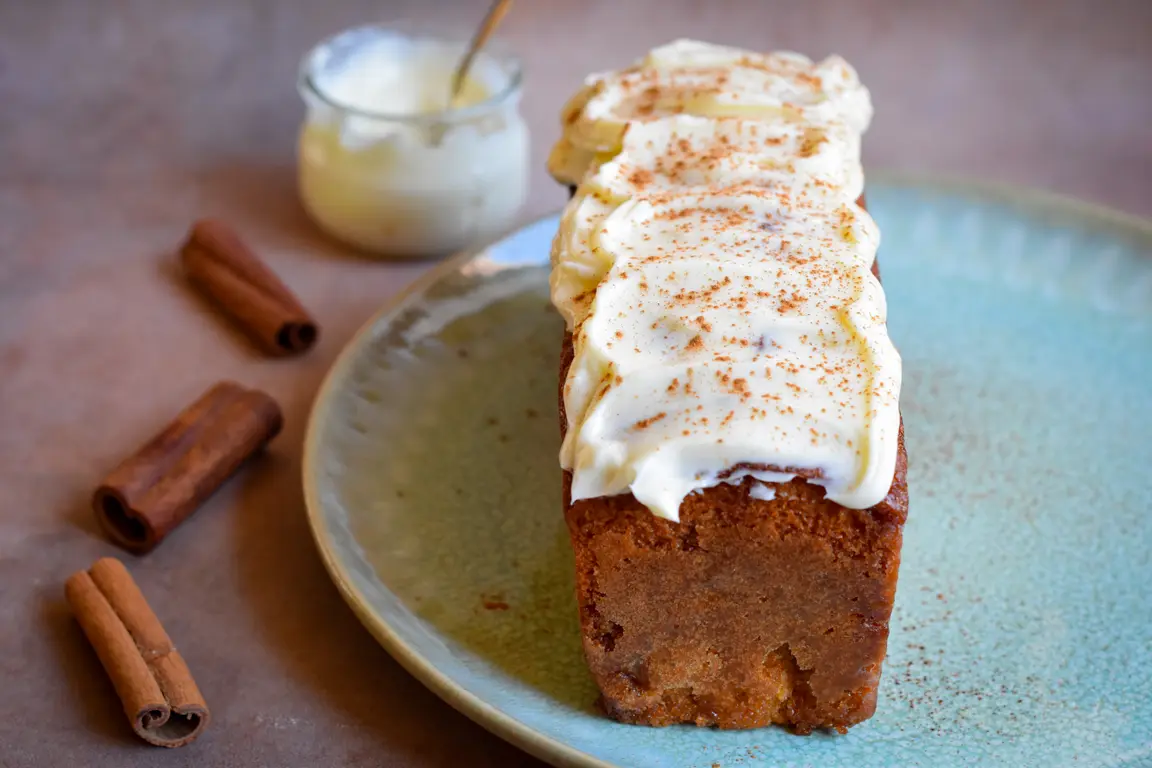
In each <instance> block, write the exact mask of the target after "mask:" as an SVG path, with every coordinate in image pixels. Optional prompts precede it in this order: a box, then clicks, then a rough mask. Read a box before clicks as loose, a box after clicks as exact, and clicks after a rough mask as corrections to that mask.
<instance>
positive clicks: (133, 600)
mask: <svg viewBox="0 0 1152 768" xmlns="http://www.w3.org/2000/svg"><path fill="white" fill-rule="evenodd" d="M64 594H65V596H66V597H67V599H68V603H69V605H71V606H72V612H73V613H74V614H76V620H77V621H78V622H79V623H80V627H81V628H82V629H83V630H84V634H85V635H86V636H87V637H88V642H89V643H91V644H92V647H93V648H94V649H95V651H96V655H97V656H99V657H100V663H101V664H103V665H104V670H105V671H106V672H107V673H108V677H110V678H112V684H113V685H114V686H115V687H116V694H117V695H118V696H119V697H120V701H121V703H123V705H124V713H125V714H126V715H128V720H129V722H131V723H132V730H134V731H136V733H137V735H139V736H140V738H142V739H144V740H145V741H147V742H148V743H150V744H155V745H157V746H160V747H182V746H184V745H185V744H187V743H189V742H190V741H192V740H193V739H195V738H196V737H197V736H199V735H200V734H201V733H203V732H204V729H205V728H207V727H208V721H209V720H210V719H211V716H210V714H209V712H208V705H207V704H205V703H204V697H203V696H202V695H201V694H200V689H199V688H197V687H196V681H194V680H193V679H192V673H191V672H189V671H188V665H187V664H185V663H184V659H183V658H181V656H180V653H179V652H178V651H177V650H176V648H175V646H173V645H172V640H171V639H170V638H169V637H168V633H167V632H165V631H164V627H162V626H161V625H160V620H159V619H157V618H156V614H155V613H153V612H152V609H151V608H149V607H148V601H147V600H145V599H144V595H143V594H141V592H140V588H139V587H137V586H136V582H135V581H134V580H133V579H132V575H131V574H129V573H128V570H127V569H126V568H125V567H124V564H123V563H121V562H120V561H119V560H115V559H113V558H110V557H106V558H103V559H101V560H97V561H96V563H95V564H94V565H93V566H92V567H91V568H90V569H88V570H87V571H80V572H78V573H74V574H72V576H71V577H70V578H69V579H68V581H67V582H66V583H65V584H64Z"/></svg>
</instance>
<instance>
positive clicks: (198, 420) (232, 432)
mask: <svg viewBox="0 0 1152 768" xmlns="http://www.w3.org/2000/svg"><path fill="white" fill-rule="evenodd" d="M282 424H283V418H282V416H281V414H280V406H279V405H277V404H276V401H275V400H273V399H272V398H271V397H269V396H268V395H266V394H264V393H263V392H260V391H258V390H255V389H247V388H245V387H242V386H240V385H239V384H236V383H235V382H231V381H221V382H219V383H218V384H216V385H214V386H213V387H212V388H211V389H209V390H208V391H207V392H205V393H204V394H203V395H202V396H201V397H200V399H199V400H197V401H196V402H195V403H193V404H192V405H190V406H188V407H187V408H185V409H184V410H183V411H182V412H181V413H180V415H179V416H177V417H176V419H175V420H174V421H172V423H170V424H169V425H168V426H167V427H165V428H164V430H163V431H161V432H160V434H158V435H156V436H155V437H154V438H152V439H151V440H149V441H148V442H147V443H145V444H144V445H143V446H142V447H141V448H140V449H139V450H138V451H136V453H134V454H133V455H131V456H129V457H128V458H127V459H125V460H124V461H123V462H122V463H121V464H120V466H118V467H117V468H116V469H114V470H113V471H112V473H111V474H110V475H108V477H107V478H105V480H104V482H103V483H101V484H100V487H99V488H97V489H96V492H95V494H94V495H93V497H92V506H93V509H94V510H95V512H96V517H97V518H98V519H99V521H100V524H101V526H102V527H103V528H104V530H105V531H106V532H107V534H108V535H109V537H111V539H112V540H113V541H114V542H116V543H117V544H119V545H120V546H122V547H124V548H125V549H127V550H129V551H130V552H135V553H137V554H143V553H145V552H149V551H151V550H152V549H153V548H155V547H156V545H157V544H159V543H160V542H161V541H163V540H164V537H165V536H167V535H168V534H169V533H170V532H171V531H172V530H173V529H174V528H175V527H176V526H177V525H179V524H180V523H181V522H183V521H184V520H185V519H186V518H187V517H188V516H189V515H191V514H192V513H193V512H195V511H196V509H197V508H198V507H199V506H200V505H201V504H202V503H203V502H204V501H205V500H206V499H207V498H208V497H209V496H211V495H212V493H213V492H215V490H216V489H217V488H219V487H220V486H221V485H222V484H223V483H224V481H225V480H227V479H228V478H229V477H230V476H231V475H232V473H233V472H235V471H236V470H237V469H238V468H239V467H240V465H241V464H242V463H243V462H244V460H245V459H247V458H248V457H249V456H251V455H252V454H253V453H255V452H256V451H258V450H259V449H260V448H261V447H263V446H264V444H265V443H267V442H268V441H269V440H271V439H272V438H273V437H275V436H276V434H277V433H278V432H279V431H280V427H281V426H282Z"/></svg>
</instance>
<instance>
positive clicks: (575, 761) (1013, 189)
mask: <svg viewBox="0 0 1152 768" xmlns="http://www.w3.org/2000/svg"><path fill="white" fill-rule="evenodd" d="M869 179H870V180H871V181H873V182H879V183H882V184H885V185H888V186H894V187H902V188H921V189H924V190H926V191H930V192H932V191H935V192H951V193H961V194H966V195H969V196H972V197H974V198H977V199H983V200H991V201H993V202H1003V203H1008V204H1017V205H1024V206H1027V207H1030V208H1034V209H1036V208H1039V209H1044V210H1046V211H1048V212H1052V213H1062V212H1063V213H1067V214H1069V215H1072V216H1076V217H1077V218H1080V219H1083V220H1090V221H1092V222H1093V223H1095V224H1097V225H1104V226H1106V227H1111V228H1121V229H1125V230H1128V231H1129V232H1131V233H1135V234H1136V235H1138V236H1139V237H1140V238H1142V239H1143V238H1148V239H1152V219H1149V218H1145V217H1142V216H1140V215H1138V214H1133V213H1129V212H1127V211H1121V210H1119V209H1116V208H1112V207H1109V206H1107V205H1103V204H1099V203H1094V202H1090V201H1087V200H1082V199H1079V198H1076V197H1073V196H1069V195H1064V194H1061V193H1057V192H1052V191H1049V190H1045V189H1039V188H1034V187H1027V186H1019V185H1014V184H1009V183H1004V182H997V181H986V180H980V179H973V178H967V177H963V176H951V175H936V174H921V173H915V172H902V171H876V172H872V173H870V174H869ZM558 215H559V211H552V212H549V213H546V214H544V215H541V216H538V217H536V218H533V219H530V220H528V221H525V222H523V223H522V224H521V225H520V226H518V227H516V228H515V229H513V230H512V231H510V232H507V233H505V234H504V235H503V236H501V237H500V238H498V239H496V240H493V241H492V242H491V243H488V244H486V245H483V246H480V247H477V248H474V249H469V250H466V251H463V252H461V253H458V254H456V255H454V256H451V257H449V258H447V259H445V260H444V261H442V262H440V263H438V264H435V265H433V266H431V267H430V268H429V269H428V270H427V271H426V272H424V273H423V274H421V275H420V276H419V277H417V278H416V279H415V280H413V281H412V282H411V283H409V284H408V285H406V286H404V287H403V288H401V289H400V290H399V291H397V292H396V293H394V294H392V295H391V296H389V297H388V298H387V299H386V300H385V301H384V302H383V304H382V305H381V307H380V308H379V309H378V310H377V311H375V312H374V313H372V315H371V316H370V317H369V318H368V319H367V320H366V321H365V322H364V323H363V324H362V325H361V326H360V327H359V328H357V330H356V331H355V332H354V333H353V334H352V336H350V337H349V338H348V340H347V341H346V342H345V343H344V346H343V347H342V348H341V350H340V352H339V353H338V354H337V356H336V358H335V359H334V360H333V362H332V365H331V367H330V368H329V369H328V371H327V373H325V375H324V378H323V380H322V381H321V383H320V386H319V387H318V388H317V390H316V395H315V397H314V398H313V401H312V405H311V408H310V410H309V414H308V420H307V425H306V427H305V432H304V445H303V456H302V462H301V479H302V485H303V491H304V506H305V513H306V515H307V518H308V525H309V528H310V530H311V532H312V538H313V541H314V542H315V544H316V549H317V551H318V554H319V555H320V559H321V562H323V564H324V568H325V570H326V571H327V573H328V577H329V578H330V579H331V580H332V582H333V584H335V585H336V588H337V591H338V592H339V593H340V596H341V597H342V598H343V599H344V602H345V603H347V604H348V607H349V608H351V610H352V612H353V614H354V615H355V616H356V618H357V619H358V620H359V621H360V623H361V624H363V625H364V627H365V629H367V630H368V632H369V633H370V634H371V635H372V636H373V637H374V638H375V639H376V641H377V642H378V643H380V645H381V646H382V647H383V648H384V650H385V651H387V652H388V654H389V655H390V656H392V658H393V659H395V660H396V661H397V662H398V663H399V664H400V666H402V667H403V668H404V669H405V670H406V671H407V672H408V673H409V674H411V675H412V676H413V677H415V678H416V679H417V680H419V681H420V683H421V684H422V685H424V686H425V687H427V688H428V689H429V690H431V691H432V692H433V693H435V694H436V695H437V696H438V697H439V698H440V699H442V700H443V701H444V702H445V703H447V704H448V705H449V706H451V707H452V708H453V709H455V710H456V711H458V712H460V713H461V714H463V715H464V716H466V717H468V718H469V719H470V720H472V721H473V722H475V723H476V724H478V725H480V726H481V727H482V728H484V729H485V730H487V731H489V732H490V733H492V734H494V735H496V736H498V737H500V738H501V739H504V740H505V741H508V742H509V743H511V744H513V745H515V746H516V747H519V748H520V749H522V750H524V751H525V752H528V753H529V754H531V755H532V756H534V757H537V758H539V759H541V760H544V761H545V762H548V763H550V764H552V765H556V766H575V767H578V768H618V766H616V765H615V764H613V763H609V762H605V761H604V760H601V759H600V758H597V757H594V756H592V755H590V754H588V753H586V752H583V751H581V750H579V749H576V748H575V747H572V746H571V745H569V744H567V743H565V742H563V741H558V740H556V739H554V738H552V737H550V736H547V735H545V734H544V733H542V732H540V731H537V730H535V729H534V728H531V727H530V726H528V725H526V724H525V723H523V722H521V721H520V720H517V719H516V718H514V717H512V716H510V715H507V714H505V713H504V712H502V711H500V710H499V709H497V708H496V707H495V706H493V705H492V704H490V703H488V702H487V701H486V700H484V699H483V698H481V697H480V696H478V695H476V694H474V693H471V692H469V691H467V690H465V689H463V688H461V687H460V686H459V685H458V684H456V683H455V682H454V681H453V680H452V679H451V678H449V677H448V676H447V675H446V674H445V673H443V672H442V671H441V670H440V669H439V668H438V667H436V666H435V665H434V664H433V663H432V662H430V661H429V660H427V659H426V658H425V657H424V656H423V655H422V654H421V653H419V651H417V650H416V649H415V648H414V647H413V646H410V645H408V644H407V643H406V642H404V640H402V639H401V638H400V636H399V635H398V634H397V633H396V632H395V631H394V630H393V629H392V628H391V626H390V625H389V624H388V622H387V621H386V620H384V619H383V618H382V617H380V616H378V615H377V614H376V613H375V612H374V611H373V610H372V609H371V607H370V606H369V604H368V600H367V598H366V597H365V596H364V595H363V594H361V592H360V590H358V589H357V588H356V587H355V585H353V584H352V581H351V579H350V577H349V575H348V570H347V568H346V566H345V565H344V564H343V563H342V561H341V559H340V557H339V556H338V555H337V553H336V552H337V551H336V549H335V547H334V546H333V543H332V539H331V536H330V535H329V533H328V531H327V526H326V523H325V521H324V510H323V503H322V501H321V496H320V493H319V490H318V488H317V487H316V486H317V482H316V480H315V477H316V473H317V471H318V467H319V442H320V432H321V429H322V427H323V424H324V423H325V421H326V416H327V413H328V411H329V410H330V409H331V407H332V403H333V401H334V400H335V392H336V384H337V382H338V381H340V380H343V379H344V378H345V376H344V374H345V372H346V371H347V370H348V369H349V368H351V366H352V363H353V361H354V359H355V358H356V355H357V353H358V352H359V351H360V350H361V348H362V347H363V345H364V344H365V342H366V340H367V339H369V338H370V336H371V333H372V329H373V328H375V327H376V326H377V325H378V324H379V323H380V322H381V321H382V320H383V319H384V318H385V317H387V316H389V315H391V314H393V313H395V312H396V311H397V310H398V309H400V308H401V307H403V306H404V305H405V303H406V302H408V301H409V299H411V298H412V297H414V296H416V295H419V294H420V293H423V292H425V291H427V290H428V289H429V288H431V287H432V286H434V285H435V284H436V283H438V282H440V281H441V280H442V279H443V278H445V277H446V276H448V275H450V274H453V273H455V272H457V271H459V269H460V268H461V267H462V266H464V265H465V264H467V263H468V262H469V261H471V260H473V259H474V258H476V257H478V256H480V255H481V254H483V253H484V252H486V251H488V250H490V249H492V248H495V247H498V246H500V245H501V244H503V243H506V242H507V241H509V240H511V239H512V238H515V237H517V236H518V235H519V234H520V233H521V232H522V231H524V230H526V229H528V228H530V227H533V226H536V225H538V224H540V223H541V222H543V221H546V220H548V219H552V218H555V217H557V216H558Z"/></svg>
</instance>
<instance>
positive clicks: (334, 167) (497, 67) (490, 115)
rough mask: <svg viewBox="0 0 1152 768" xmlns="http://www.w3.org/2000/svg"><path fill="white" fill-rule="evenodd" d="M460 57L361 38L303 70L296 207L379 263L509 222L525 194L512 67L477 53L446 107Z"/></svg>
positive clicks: (507, 60)
mask: <svg viewBox="0 0 1152 768" xmlns="http://www.w3.org/2000/svg"><path fill="white" fill-rule="evenodd" d="M466 48H467V43H466V42H464V41H462V40H452V39H445V38H442V37H436V36H432V35H425V34H420V33H412V32H401V31H397V30H394V29H389V28H386V27H377V26H365V27H357V28H353V29H349V30H347V31H344V32H341V33H339V34H337V35H335V36H334V37H331V38H329V39H327V40H325V41H323V42H322V43H320V44H319V45H318V46H316V48H314V49H313V50H312V51H311V52H310V53H309V54H308V55H307V56H306V57H305V58H304V61H303V64H302V66H301V68H300V78H299V90H300V94H301V96H302V97H303V98H304V103H305V104H306V105H307V116H306V117H305V120H304V125H303V126H302V128H301V130H300V141H299V157H298V163H299V168H298V170H299V186H300V196H301V199H302V201H303V203H304V207H305V209H306V210H307V211H308V213H309V215H310V216H311V217H312V218H313V219H314V220H315V221H316V223H317V224H318V225H319V226H320V227H321V228H322V229H324V230H325V231H326V232H328V233H329V234H331V235H333V236H334V237H336V238H338V239H340V240H342V241H344V242H347V243H350V244H352V245H354V246H356V247H357V248H360V249H362V250H365V251H368V252H371V253H374V254H377V255H382V256H392V257H401V258H426V257H432V256H443V255H446V254H449V253H453V252H455V251H458V250H460V249H462V248H465V247H466V246H468V245H471V244H475V243H478V242H482V241H484V240H486V239H490V238H493V237H495V236H497V235H499V234H501V233H503V232H505V231H506V230H507V229H508V228H509V227H510V226H511V225H512V224H513V223H514V222H515V220H516V216H517V213H518V212H519V210H520V208H521V206H522V205H523V203H524V199H525V195H526V193H527V184H528V149H529V148H528V129H527V127H526V126H525V124H524V121H523V119H522V118H521V116H520V112H519V106H520V96H521V68H520V64H519V62H518V61H517V60H516V59H515V58H513V57H511V56H507V55H501V54H498V53H492V52H491V51H490V50H489V49H487V48H486V49H485V50H484V51H482V52H481V53H480V54H479V55H478V56H477V57H476V59H475V61H474V62H473V64H472V68H471V70H470V72H469V76H468V79H467V81H466V82H465V84H464V87H463V88H462V90H461V94H460V97H459V98H458V99H456V100H455V101H454V102H453V103H449V91H450V88H451V80H452V73H453V70H454V69H455V67H456V64H457V63H458V62H459V60H460V58H461V56H463V54H464V52H465V50H466Z"/></svg>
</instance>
